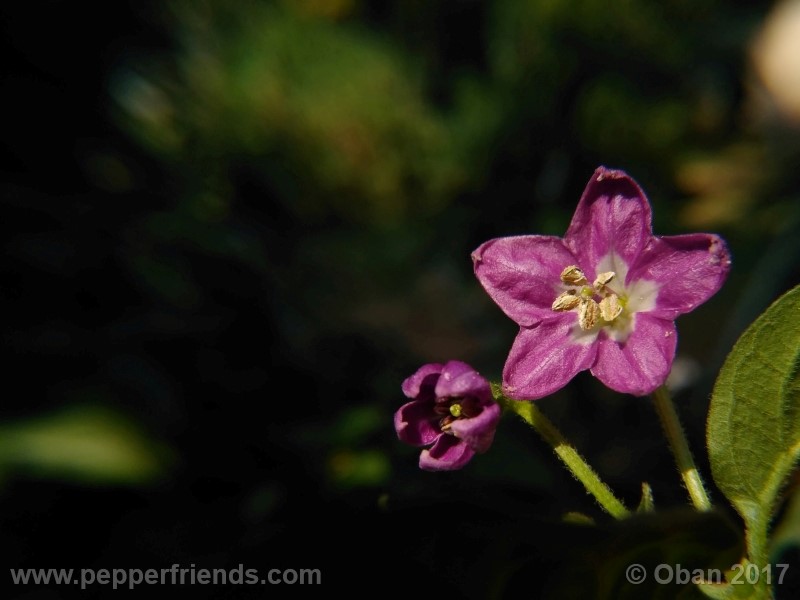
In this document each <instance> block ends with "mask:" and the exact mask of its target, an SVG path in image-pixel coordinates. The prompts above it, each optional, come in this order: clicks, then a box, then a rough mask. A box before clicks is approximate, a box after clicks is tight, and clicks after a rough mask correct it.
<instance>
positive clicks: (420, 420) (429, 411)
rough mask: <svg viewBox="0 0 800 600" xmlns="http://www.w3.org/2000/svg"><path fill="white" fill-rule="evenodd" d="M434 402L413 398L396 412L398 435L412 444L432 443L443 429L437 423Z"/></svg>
mask: <svg viewBox="0 0 800 600" xmlns="http://www.w3.org/2000/svg"><path fill="white" fill-rule="evenodd" d="M437 422H438V418H437V416H436V413H434V412H433V403H432V402H420V401H419V400H413V401H411V402H408V403H407V404H404V405H403V406H401V407H400V408H399V409H397V412H396V413H394V429H395V431H397V437H398V438H400V439H401V440H402V441H404V442H406V443H408V444H411V445H412V446H427V445H428V444H432V443H433V442H434V440H436V437H437V436H439V435H441V431H440V430H439V428H438V427H437V425H436V423H437Z"/></svg>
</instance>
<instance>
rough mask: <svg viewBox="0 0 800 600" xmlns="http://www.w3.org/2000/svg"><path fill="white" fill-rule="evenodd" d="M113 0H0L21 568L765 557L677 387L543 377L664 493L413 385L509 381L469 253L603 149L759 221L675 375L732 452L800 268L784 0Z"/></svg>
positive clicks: (358, 570)
mask: <svg viewBox="0 0 800 600" xmlns="http://www.w3.org/2000/svg"><path fill="white" fill-rule="evenodd" d="M107 4H110V5H97V6H91V7H90V6H88V5H86V6H82V5H81V6H79V5H76V4H75V3H67V2H60V1H51V2H36V3H27V4H26V3H6V4H4V5H3V8H2V9H0V10H2V27H3V57H4V59H5V60H4V63H5V67H4V69H3V90H2V98H3V111H2V123H1V124H0V127H1V129H0V131H2V148H3V155H2V158H3V161H2V163H1V164H0V170H1V171H2V177H1V178H0V186H2V195H1V200H0V201H2V216H1V217H0V228H2V232H0V241H2V244H3V253H2V258H0V261H1V262H0V319H2V324H3V325H2V345H1V346H0V347H1V348H2V361H1V362H0V364H1V365H2V373H3V381H4V384H5V386H4V390H5V392H4V393H3V395H2V396H3V401H2V403H1V404H0V415H1V416H2V421H0V539H2V553H3V554H2V564H3V568H4V569H6V574H4V575H2V577H3V578H5V582H6V583H8V582H9V579H8V570H7V569H8V568H9V567H13V568H17V567H31V568H34V567H35V568H40V567H41V568H48V567H75V568H88V567H93V568H115V567H116V568H120V567H122V568H142V569H145V568H162V567H169V566H170V565H172V564H173V563H180V564H181V566H183V567H188V566H189V565H190V564H195V565H196V567H197V568H203V567H205V568H223V567H225V568H233V567H236V566H237V565H239V564H240V563H243V564H244V565H245V568H258V569H264V570H266V569H269V568H296V569H299V568H319V569H321V570H322V581H323V588H318V589H314V588H305V591H306V592H308V593H311V594H317V593H330V592H331V591H332V590H344V591H348V592H350V593H355V594H358V595H360V594H381V593H383V591H384V590H389V591H391V592H397V593H406V592H411V593H416V594H419V593H424V594H425V595H426V596H432V595H435V594H447V595H448V596H451V597H462V596H463V597H470V598H485V597H526V598H530V597H544V598H570V597H582V598H589V597H597V598H644V597H653V598H656V597H663V598H673V597H677V596H678V594H684V596H682V597H687V598H688V597H695V596H693V595H692V591H691V590H689V589H687V588H677V587H676V588H673V587H669V586H660V587H653V588H645V587H642V588H634V587H631V586H626V585H625V584H624V579H622V571H621V568H624V566H625V565H627V564H629V563H631V562H642V563H644V564H648V565H651V564H652V565H654V564H658V563H660V562H680V563H681V564H686V565H688V566H701V567H705V566H707V565H709V564H717V565H730V564H732V563H733V562H735V561H736V560H738V554H737V553H738V552H739V551H740V548H739V546H738V544H740V540H739V534H738V533H737V531H738V528H739V527H740V525H739V522H738V520H737V518H736V517H735V515H734V514H733V512H732V511H730V510H729V509H728V507H727V506H726V505H725V502H724V498H723V497H722V495H721V494H720V493H719V492H714V493H713V496H714V499H715V500H716V501H717V503H718V504H719V506H720V507H721V509H720V511H719V513H716V514H715V515H713V516H711V517H703V518H700V517H699V516H697V515H695V514H693V513H691V511H688V510H686V508H685V507H686V499H685V497H684V492H683V490H682V489H681V486H680V483H679V478H678V476H677V474H676V473H675V468H674V465H673V463H672V461H671V458H670V455H669V452H668V449H667V446H666V442H665V441H664V440H663V437H662V436H661V435H660V431H659V425H658V422H657V419H656V417H655V414H654V411H653V410H652V406H651V403H650V402H649V400H647V399H641V398H632V397H622V396H619V395H616V394H612V393H611V392H609V391H608V390H605V389H603V388H602V386H601V385H600V384H599V383H598V382H597V381H595V380H594V379H592V378H591V377H590V376H588V375H586V374H582V375H580V376H578V377H577V378H576V379H575V380H574V381H573V382H572V383H571V384H570V385H568V386H567V387H566V388H565V389H564V390H562V391H561V392H559V393H557V394H556V395H554V396H553V397H551V398H546V399H543V400H542V401H541V402H540V406H541V407H542V409H543V410H544V411H545V412H546V413H547V414H548V415H549V416H550V417H551V418H552V419H553V420H554V421H556V422H557V423H558V424H559V426H560V427H561V428H562V429H563V431H564V432H565V434H566V435H567V436H568V437H569V438H570V439H571V440H572V441H573V442H574V443H575V444H576V445H577V446H578V447H579V448H580V450H581V451H582V452H583V453H584V455H586V456H587V457H589V459H590V462H591V463H592V464H593V465H595V466H596V467H597V469H598V470H599V471H600V473H601V474H602V475H603V476H604V478H605V479H606V480H607V481H608V482H609V483H610V485H611V486H612V488H614V489H615V490H616V491H617V492H618V493H619V495H621V496H622V497H623V498H624V500H625V501H626V502H627V503H628V504H629V505H632V506H635V505H636V504H637V503H638V501H639V496H640V485H641V482H642V481H647V482H649V483H650V484H651V485H652V487H653V490H654V494H655V499H656V505H657V507H658V508H659V510H662V511H663V518H661V519H660V520H659V519H647V518H644V517H643V518H637V519H634V521H633V522H630V523H627V524H622V525H620V524H613V523H611V522H609V519H608V518H607V517H606V516H604V515H603V513H601V511H600V510H599V509H598V507H597V506H595V505H594V504H593V503H592V501H591V499H590V498H589V497H587V496H586V495H585V494H584V492H583V490H582V489H581V487H580V486H579V485H578V484H577V482H575V481H573V480H572V479H571V477H570V476H569V474H567V473H566V472H565V471H563V469H562V468H561V467H560V466H559V465H558V463H557V462H556V460H555V458H554V457H553V456H552V455H551V453H550V451H549V449H548V448H547V447H546V446H545V445H544V444H543V443H542V442H540V441H539V440H538V438H536V436H535V435H533V434H532V433H531V432H530V431H528V430H527V429H526V428H525V427H524V426H522V425H521V424H519V423H517V422H515V421H514V420H513V419H511V418H510V417H507V418H505V419H504V420H503V422H502V423H501V425H500V428H499V430H498V434H497V439H496V442H495V444H494V446H493V448H492V449H491V451H490V452H489V453H487V454H486V455H484V456H481V457H478V458H476V459H475V460H474V461H473V462H472V463H471V464H470V465H468V467H467V468H466V469H464V470H463V471H461V472H456V473H440V474H432V473H426V472H422V471H419V470H418V469H417V466H416V461H417V458H416V457H417V452H418V451H417V450H415V449H413V448H408V447H406V446H404V445H402V444H401V443H400V442H399V441H397V439H396V436H395V433H394V431H393V428H392V425H391V422H392V421H391V418H392V414H393V412H394V411H395V410H396V409H397V408H398V407H399V406H400V404H401V403H402V402H403V397H402V394H401V392H400V383H401V381H402V380H403V379H404V378H405V377H407V376H408V375H410V374H411V373H413V372H414V370H416V369H417V368H418V367H419V366H420V365H421V364H423V363H425V362H432V361H446V360H449V359H461V360H465V361H468V362H470V363H471V364H472V365H473V366H475V367H476V368H477V369H478V370H480V371H481V372H482V373H483V374H485V375H486V376H487V377H489V378H492V379H494V380H497V378H498V377H499V374H500V372H501V369H502V365H503V362H504V359H505V353H506V352H507V349H508V348H509V345H510V343H511V341H512V340H513V336H514V334H515V326H514V324H513V323H511V322H510V321H509V320H508V319H506V318H505V317H504V316H503V315H502V313H501V312H500V311H499V309H497V307H495V306H494V305H493V304H492V303H491V301H490V300H489V299H488V297H486V296H485V294H484V292H483V291H482V290H481V288H480V286H479V284H478V283H477V281H476V280H475V279H474V276H473V274H472V267H471V261H470V258H469V255H470V252H471V251H472V250H473V249H474V248H475V247H477V246H478V245H479V244H480V243H481V242H483V241H485V240H487V239H490V238H492V237H498V236H502V235H511V234H520V233H546V234H555V235H561V234H563V232H564V230H565V228H566V225H567V223H568V222H569V218H570V216H571V214H572V211H573V210H574V207H575V205H576V203H577V200H578V198H579V197H580V193H581V191H582V190H583V187H584V185H585V184H586V182H587V181H588V179H589V176H590V175H591V173H592V172H593V170H594V169H595V168H596V167H597V166H598V165H600V164H604V165H607V166H609V167H616V168H622V169H625V170H626V171H628V172H629V173H630V174H631V175H632V176H633V177H635V178H636V179H637V180H638V181H639V183H640V184H641V185H642V186H643V188H644V189H645V191H646V192H647V193H648V195H649V196H650V199H651V201H652V203H653V206H654V220H655V223H654V227H655V231H656V233H659V234H676V233H687V232H691V231H714V232H717V233H720V234H722V235H723V236H724V237H725V238H726V239H727V240H728V242H729V245H730V247H731V251H732V254H733V265H734V267H733V271H732V273H731V276H730V278H729V281H728V283H727V284H726V286H725V288H724V289H723V291H721V292H720V293H719V294H718V295H717V296H716V297H715V298H713V299H712V300H711V301H710V302H708V303H707V304H706V305H704V306H702V307H701V308H699V309H698V310H697V311H696V312H695V313H693V314H690V315H687V316H685V317H682V318H681V320H680V321H679V324H678V326H679V331H680V343H679V349H678V351H679V362H678V363H676V364H677V365H678V366H677V367H676V371H677V373H676V374H677V375H678V377H676V379H675V386H676V388H675V396H676V399H677V402H678V405H679V409H680V411H681V413H682V416H683V420H684V422H685V424H686V427H687V430H688V434H689V437H690V441H691V443H692V445H693V447H694V449H695V451H696V454H697V458H698V461H699V464H700V468H701V470H702V471H703V472H704V473H705V474H707V475H708V474H710V470H709V467H708V464H707V460H706V456H705V452H704V442H703V434H704V427H705V421H704V420H705V413H706V410H707V406H708V397H709V394H710V390H711V386H712V384H713V380H714V376H715V374H716V372H717V370H718V368H719V366H720V364H721V362H722V360H723V359H724V357H725V355H726V353H727V352H728V351H729V350H730V347H731V345H732V343H733V342H734V341H735V339H736V337H737V336H738V334H739V333H741V331H742V330H743V329H744V327H746V325H747V324H748V323H750V322H751V321H752V320H753V319H754V318H755V316H757V315H758V314H759V313H760V312H761V311H762V310H763V309H764V308H765V307H766V306H767V305H768V304H769V303H770V302H771V301H772V300H774V299H775V298H776V297H777V296H778V295H779V294H780V293H781V292H783V291H785V290H787V289H788V288H789V287H791V286H793V285H794V284H796V283H797V280H798V275H799V274H800V273H799V271H800V270H799V269H798V267H797V265H798V259H799V258H800V242H799V241H798V239H800V238H798V223H800V220H798V217H799V216H800V215H799V210H798V209H799V208H800V206H799V205H798V190H799V189H800V176H799V175H798V171H797V169H796V165H797V164H798V163H797V160H798V158H800V153H799V152H798V149H799V148H800V129H798V123H799V122H800V116H799V113H800V103H795V104H792V102H793V100H792V99H791V97H790V99H788V100H787V99H786V98H785V96H782V95H781V94H782V93H783V91H782V90H780V89H777V88H775V87H774V85H772V84H771V83H770V82H771V81H772V80H768V78H766V77H761V75H760V73H761V72H760V71H759V66H758V65H759V64H761V63H759V60H766V59H763V55H764V53H766V52H767V51H766V50H763V48H764V47H766V48H767V49H771V48H772V47H771V46H768V45H767V44H766V43H763V44H762V45H761V46H757V45H756V44H755V40H757V39H762V40H763V39H766V38H765V37H764V36H765V34H762V33H760V32H762V31H763V29H762V28H763V26H764V19H765V17H766V15H767V14H768V12H769V10H770V7H771V3H770V2H753V3H748V4H747V5H746V7H743V6H741V5H739V4H738V3H734V2H722V1H716V0H694V1H692V2H685V1H682V0H668V1H665V2H648V1H645V0H631V1H630V2H625V3H620V5H619V6H611V5H609V3H608V2H602V1H599V0H596V1H595V0H591V1H590V0H584V1H579V2H571V1H566V0H564V1H558V0H556V1H552V2H529V1H526V0H499V1H497V2H491V3H489V2H479V1H477V0H459V1H455V2H453V1H444V0H436V1H426V2H422V1H412V2H401V1H390V2H378V1H367V0H360V1H359V0H332V1H329V2H326V1H322V0H284V1H282V2H245V1H236V2H210V1H208V2H206V1H201V2H168V3H152V2H147V3H128V4H130V5H127V4H117V3H107ZM759 35H761V36H762V37H761V38H759V37H757V36H759ZM757 48H762V50H758V51H757V50H755V49H757ZM759 52H760V54H759ZM798 53H800V49H799V48H798V47H794V54H795V55H796V54H798ZM790 54H791V53H790ZM759 57H762V58H759ZM770 64H771V63H770ZM707 478H708V477H707ZM792 490H793V488H790V489H789V490H788V491H787V494H789V493H791V491H792ZM569 512H581V513H585V514H587V515H589V516H591V517H592V518H593V519H595V520H596V522H597V525H596V526H595V527H590V526H585V525H574V524H569V523H565V522H564V521H563V520H562V517H563V516H564V514H566V513H569ZM795 557H796V551H795V550H788V551H786V553H785V556H784V557H783V558H782V560H783V561H784V562H786V561H788V560H794V558H795ZM792 564H793V565H794V567H793V569H790V574H789V577H788V578H787V581H789V580H792V581H794V582H796V581H797V580H798V579H800V570H799V569H798V565H797V564H796V560H795V562H793V563H792ZM374 581H379V582H381V583H380V584H379V586H378V587H377V588H376V587H375V584H374V583H372V582H374ZM790 584H791V581H790ZM299 589H300V588H298V587H295V588H292V587H290V586H281V587H274V586H273V587H268V588H261V587H259V586H256V587H255V588H252V587H250V588H248V587H247V586H227V587H213V586H192V587H182V588H177V589H171V591H168V592H167V593H173V592H176V593H190V594H191V595H192V597H197V598H205V597H209V598H210V597H226V598H230V597H266V596H270V597H284V596H286V595H293V594H298V593H299V591H298V590H299ZM786 589H789V588H788V587H787V588H786ZM139 592H140V593H152V592H153V588H140V590H139ZM115 593H117V592H113V591H112V590H110V589H109V588H102V587H100V586H94V587H93V588H91V589H90V590H87V591H86V592H83V593H81V592H80V590H77V589H74V588H70V587H63V586H62V587H57V586H50V587H47V586H40V587H36V586H30V587H25V588H16V589H13V590H12V592H11V596H12V597H20V598H31V599H33V598H59V597H73V596H76V597H77V596H78V595H81V597H108V596H110V595H112V594H115ZM592 594H595V595H594V596H593V595H592ZM659 594H660V595H659ZM781 594H783V595H779V597H791V592H786V591H782V592H781Z"/></svg>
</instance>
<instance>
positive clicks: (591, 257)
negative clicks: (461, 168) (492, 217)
mask: <svg viewBox="0 0 800 600" xmlns="http://www.w3.org/2000/svg"><path fill="white" fill-rule="evenodd" d="M472 258H473V261H474V264H475V274H476V275H477V277H478V279H479V280H480V282H481V284H482V285H483V287H484V288H485V289H486V291H487V292H488V293H489V295H490V296H491V297H492V299H493V300H494V301H495V302H496V303H497V304H498V305H499V306H500V308H501V309H502V310H503V311H504V312H505V313H506V314H507V315H508V316H509V317H511V318H512V319H513V320H514V321H516V322H517V323H518V324H519V326H520V330H519V334H518V335H517V338H516V340H515V341H514V344H513V346H512V348H511V351H510V353H509V355H508V358H507V360H506V364H505V367H504V369H503V390H504V392H505V393H506V394H507V395H509V396H511V397H513V398H518V399H530V400H534V399H537V398H541V397H543V396H547V395H548V394H551V393H553V392H555V391H556V390H558V389H560V388H562V387H563V386H564V385H566V384H567V382H569V381H570V379H572V378H573V377H574V376H575V375H576V374H577V373H578V372H580V371H583V370H586V369H590V370H591V373H592V374H593V375H594V376H595V377H597V378H598V379H600V381H602V382H603V383H604V384H606V385H607V386H608V387H610V388H611V389H613V390H616V391H618V392H623V393H628V394H633V395H636V396H643V395H646V394H649V393H651V392H652V391H653V390H655V389H656V388H657V387H659V386H660V385H662V384H663V383H664V381H665V380H666V378H667V375H668V374H669V371H670V368H671V366H672V361H673V359H674V357H675V347H676V343H677V339H676V338H677V336H676V330H675V323H674V320H675V318H676V317H677V316H678V315H681V314H684V313H686V312H689V311H691V310H693V309H694V308H695V307H697V306H698V305H700V304H702V303H703V302H705V301H706V300H708V299H709V298H710V297H711V296H712V295H713V294H714V293H715V292H716V291H717V290H718V289H719V288H720V287H721V286H722V283H723V282H724V281H725V277H726V276H727V274H728V270H729V269H730V256H729V254H728V250H727V248H726V246H725V243H724V242H723V241H722V239H721V238H719V237H718V236H716V235H712V234H707V233H695V234H689V235H677V236H667V237H657V236H654V235H653V233H652V225H651V215H650V204H649V202H648V201H647V198H646V197H645V195H644V192H642V190H641V189H640V188H639V186H638V185H637V184H636V182H635V181H633V179H631V178H630V177H629V176H628V175H627V174H625V173H624V172H622V171H613V170H609V169H606V168H603V167H600V168H599V169H597V170H596V171H595V173H594V175H593V176H592V178H591V179H590V180H589V184H588V185H587V186H586V190H585V191H584V192H583V195H582V196H581V199H580V202H579V203H578V208H577V209H576V211H575V215H574V216H573V217H572V222H571V223H570V225H569V228H568V229H567V233H566V235H565V236H564V238H563V239H561V238H558V237H553V236H543V235H523V236H517V237H507V238H499V239H494V240H491V241H488V242H486V243H485V244H483V245H482V246H480V247H479V248H478V249H477V250H476V251H475V252H474V253H473V255H472Z"/></svg>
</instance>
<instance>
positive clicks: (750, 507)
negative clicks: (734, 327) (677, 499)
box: [708, 286, 800, 566]
mask: <svg viewBox="0 0 800 600" xmlns="http://www.w3.org/2000/svg"><path fill="white" fill-rule="evenodd" d="M798 316H800V286H798V287H796V288H794V289H793V290H792V291H790V292H788V293H787V294H785V295H784V296H782V297H781V298H780V299H778V300H777V301H776V302H775V303H774V304H773V305H772V306H770V307H769V308H768V309H767V310H766V312H764V314H762V315H761V316H760V317H759V318H758V319H757V320H756V321H755V323H753V324H752V325H751V326H750V327H749V328H748V329H747V330H746V331H745V332H744V334H742V336H741V337H740V338H739V341H738V342H737V343H736V345H735V346H734V348H733V350H732V351H731V353H730V355H729V356H728V358H727V359H726V361H725V364H724V365H723V367H722V370H721V371H720V374H719V377H718V379H717V382H716V384H715V386H714V393H713V396H712V399H711V408H710V410H709V415H708V450H709V458H710V460H711V470H712V474H713V476H714V480H715V481H716V483H717V486H719V489H720V490H721V491H722V493H723V494H725V496H726V497H727V498H728V500H730V502H731V504H733V506H734V507H735V508H736V510H737V511H738V512H739V514H740V515H741V516H742V518H743V519H744V522H745V525H746V527H747V546H748V553H749V555H750V560H751V561H753V562H755V563H756V564H758V565H761V566H763V565H765V564H766V560H767V553H766V550H767V539H766V538H767V528H768V526H769V522H770V520H771V519H772V517H773V514H774V511H775V508H776V504H777V502H776V500H777V497H778V493H779V492H780V489H781V486H782V485H783V484H784V482H785V480H786V478H787V476H788V475H789V473H790V472H791V470H792V468H793V466H794V464H795V462H796V460H797V458H798V452H799V451H800V410H799V408H800V407H799V406H798V405H799V402H798V400H800V395H799V393H798V392H800V380H799V379H798V368H800V319H798Z"/></svg>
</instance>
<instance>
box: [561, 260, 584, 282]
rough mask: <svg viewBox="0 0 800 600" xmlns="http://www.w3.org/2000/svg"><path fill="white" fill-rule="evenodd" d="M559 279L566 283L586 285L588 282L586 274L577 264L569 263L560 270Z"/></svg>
mask: <svg viewBox="0 0 800 600" xmlns="http://www.w3.org/2000/svg"><path fill="white" fill-rule="evenodd" d="M561 281H563V282H564V283H566V284H568V285H586V284H587V283H589V280H588V279H586V275H584V273H583V271H581V269H580V267H578V266H577V265H570V266H568V267H567V268H565V269H564V270H563V271H561Z"/></svg>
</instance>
